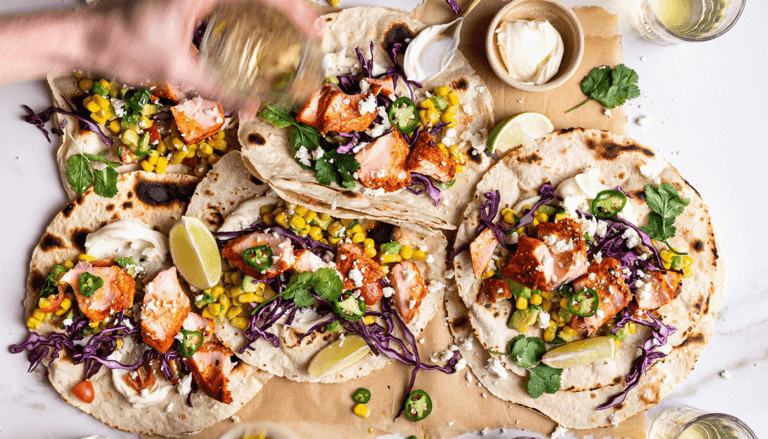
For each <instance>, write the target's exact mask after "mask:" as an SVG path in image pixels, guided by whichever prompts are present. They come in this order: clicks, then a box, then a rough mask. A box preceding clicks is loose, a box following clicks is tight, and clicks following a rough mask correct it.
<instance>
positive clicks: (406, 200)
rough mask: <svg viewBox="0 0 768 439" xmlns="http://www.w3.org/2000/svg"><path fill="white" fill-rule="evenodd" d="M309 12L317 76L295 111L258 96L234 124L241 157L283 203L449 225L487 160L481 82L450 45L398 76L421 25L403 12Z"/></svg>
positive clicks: (489, 109) (486, 96) (486, 99)
mask: <svg viewBox="0 0 768 439" xmlns="http://www.w3.org/2000/svg"><path fill="white" fill-rule="evenodd" d="M320 20H322V21H323V23H324V31H323V52H324V53H325V55H324V60H323V64H324V67H325V69H326V71H325V72H326V73H325V74H326V77H327V80H326V83H325V84H324V85H322V87H321V88H320V89H319V90H317V91H316V92H315V94H314V95H313V96H312V97H311V98H310V100H309V101H308V102H307V103H305V104H304V105H303V108H301V109H300V110H299V111H298V112H297V113H294V112H291V111H288V110H286V109H281V108H278V107H275V106H272V105H267V106H266V107H265V108H264V109H263V110H262V111H261V112H260V113H259V117H257V118H255V119H254V120H252V121H248V122H242V123H241V125H240V128H239V138H240V142H241V145H242V148H243V156H244V157H245V164H246V166H247V167H248V169H249V170H250V171H251V172H253V174H254V175H256V176H257V177H258V178H260V179H262V180H264V181H266V182H268V183H269V184H270V186H272V188H273V189H274V190H275V192H276V193H277V194H278V195H280V196H281V197H282V198H284V199H286V200H287V201H289V202H292V203H295V202H301V200H300V197H302V196H305V197H311V198H313V199H315V200H317V201H320V202H323V203H325V204H328V205H337V206H343V207H345V208H347V209H351V210H355V211H357V212H361V213H364V214H365V215H367V216H369V217H374V218H382V219H385V220H387V219H388V220H390V221H392V220H396V221H401V222H411V223H419V224H424V225H427V226H431V227H437V228H447V229H453V228H456V227H457V225H458V224H459V222H460V221H461V208H463V205H464V194H466V193H469V192H470V191H471V190H472V188H474V186H475V185H476V184H477V182H478V181H479V180H480V178H481V177H482V174H483V173H484V172H485V171H486V170H487V169H488V168H489V167H490V165H491V163H492V161H495V159H494V158H492V157H489V156H487V155H486V153H485V140H486V139H485V137H486V136H487V134H488V133H487V130H488V128H489V127H491V126H492V125H493V100H492V98H491V94H490V92H489V91H488V89H487V88H486V86H485V84H484V83H483V81H482V80H481V79H480V77H479V76H478V75H477V73H475V71H474V69H472V67H471V66H470V65H469V62H468V61H467V59H466V58H465V57H464V56H463V55H462V54H461V53H457V54H456V57H455V58H454V59H453V61H452V62H451V64H450V65H449V66H448V67H447V68H446V69H445V70H444V71H443V72H442V73H440V74H439V75H437V76H435V77H434V78H432V79H429V80H427V81H424V82H423V83H416V82H414V81H408V80H407V78H406V77H405V73H404V71H403V68H402V64H401V58H402V55H403V54H404V53H405V50H406V48H407V46H408V43H409V42H410V41H411V39H413V38H414V36H415V35H416V34H417V33H418V32H419V31H420V30H422V29H424V28H425V27H426V26H425V25H424V24H423V23H421V22H419V21H417V20H414V19H413V18H411V16H410V15H409V14H405V13H403V12H400V11H395V10H390V9H386V8H371V7H357V8H347V9H344V10H342V11H340V12H335V13H331V14H327V15H324V16H323V17H321V18H320ZM361 29H362V30H364V31H361ZM503 152H504V151H498V153H503Z"/></svg>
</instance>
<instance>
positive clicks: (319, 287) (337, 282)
mask: <svg viewBox="0 0 768 439" xmlns="http://www.w3.org/2000/svg"><path fill="white" fill-rule="evenodd" d="M343 289H344V283H343V282H342V280H341V278H340V277H339V274H338V272H337V271H336V270H334V269H333V268H321V269H319V270H317V271H316V272H314V273H312V272H310V271H303V272H300V273H294V274H293V275H292V276H291V279H290V280H289V281H288V285H287V286H286V288H285V289H284V290H283V292H282V293H280V294H277V295H275V296H273V297H271V298H270V299H269V300H266V301H264V302H262V303H261V305H259V306H258V307H256V308H255V309H254V310H253V312H252V313H251V314H256V313H257V312H258V311H259V310H260V309H261V308H263V307H264V306H266V305H267V304H268V303H270V302H271V301H273V300H275V299H277V298H278V297H279V296H283V297H284V298H285V299H288V300H291V301H293V303H295V304H296V306H298V307H300V308H303V307H305V306H312V305H314V304H315V298H314V297H313V296H312V291H313V290H314V292H315V294H317V295H318V296H319V297H321V298H323V299H325V300H327V301H329V302H333V301H334V300H336V299H338V298H339V296H340V295H341V293H342V290H343Z"/></svg>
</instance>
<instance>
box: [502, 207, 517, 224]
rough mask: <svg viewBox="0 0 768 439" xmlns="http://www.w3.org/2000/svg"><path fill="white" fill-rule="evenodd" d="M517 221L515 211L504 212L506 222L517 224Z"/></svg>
mask: <svg viewBox="0 0 768 439" xmlns="http://www.w3.org/2000/svg"><path fill="white" fill-rule="evenodd" d="M516 221H517V218H515V212H514V211H512V210H510V211H509V212H507V213H505V214H504V222H506V223H507V224H515V222H516Z"/></svg>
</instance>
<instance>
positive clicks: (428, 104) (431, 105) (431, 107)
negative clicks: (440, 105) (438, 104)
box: [419, 99, 437, 112]
mask: <svg viewBox="0 0 768 439" xmlns="http://www.w3.org/2000/svg"><path fill="white" fill-rule="evenodd" d="M419 106H420V107H422V108H426V109H427V112H429V110H435V111H437V109H436V108H435V103H434V102H432V99H427V100H425V101H423V102H422V103H421V104H419Z"/></svg>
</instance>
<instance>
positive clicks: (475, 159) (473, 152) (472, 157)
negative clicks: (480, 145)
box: [468, 149, 483, 165]
mask: <svg viewBox="0 0 768 439" xmlns="http://www.w3.org/2000/svg"><path fill="white" fill-rule="evenodd" d="M468 157H469V159H470V160H472V161H473V162H475V163H477V164H478V165H479V164H481V163H483V156H481V155H480V154H478V153H477V150H476V149H471V150H469V156H468Z"/></svg>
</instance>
